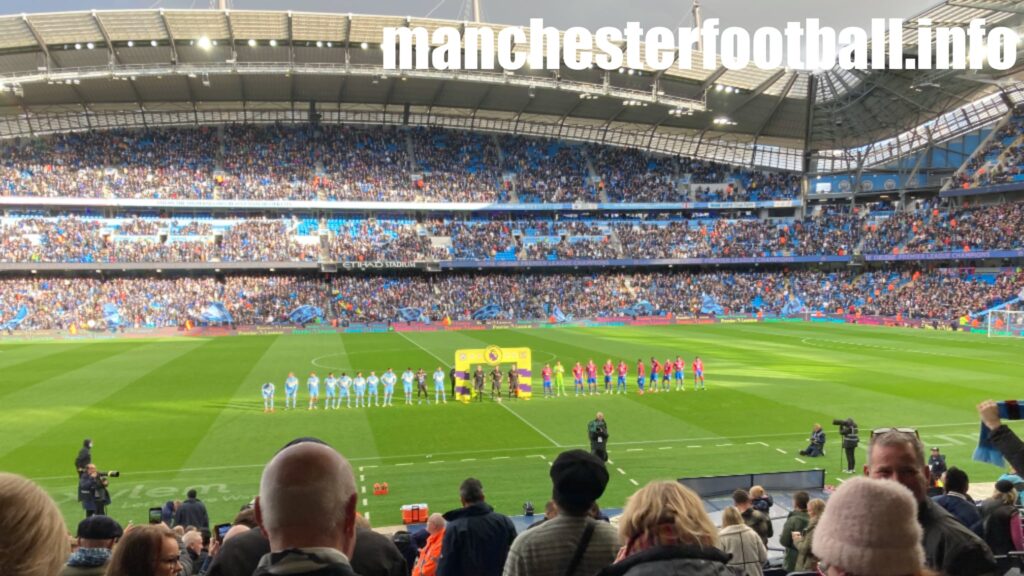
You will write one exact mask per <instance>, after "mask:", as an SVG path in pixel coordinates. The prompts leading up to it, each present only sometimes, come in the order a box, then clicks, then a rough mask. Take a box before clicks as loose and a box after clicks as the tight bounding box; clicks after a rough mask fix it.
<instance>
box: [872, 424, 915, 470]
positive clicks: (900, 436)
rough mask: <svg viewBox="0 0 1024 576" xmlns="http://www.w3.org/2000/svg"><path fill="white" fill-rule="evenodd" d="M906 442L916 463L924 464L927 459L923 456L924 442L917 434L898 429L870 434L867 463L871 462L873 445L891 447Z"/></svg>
mask: <svg viewBox="0 0 1024 576" xmlns="http://www.w3.org/2000/svg"><path fill="white" fill-rule="evenodd" d="M906 444H910V447H911V448H913V449H914V456H916V457H917V463H918V464H919V465H920V466H924V465H925V462H927V460H926V459H925V457H924V443H922V442H921V438H920V437H918V435H917V434H913V433H910V432H900V431H899V430H889V431H888V432H883V433H881V434H873V435H872V436H871V444H870V445H869V446H868V464H870V463H871V454H872V453H874V451H875V446H882V447H891V446H904V445H906Z"/></svg>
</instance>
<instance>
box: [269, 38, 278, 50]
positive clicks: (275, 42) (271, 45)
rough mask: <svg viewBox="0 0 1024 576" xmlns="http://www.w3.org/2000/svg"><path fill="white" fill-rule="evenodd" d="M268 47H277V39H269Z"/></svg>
mask: <svg viewBox="0 0 1024 576" xmlns="http://www.w3.org/2000/svg"><path fill="white" fill-rule="evenodd" d="M270 47H271V48H276V47H277V40H271V41H270Z"/></svg>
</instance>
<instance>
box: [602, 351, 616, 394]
mask: <svg viewBox="0 0 1024 576" xmlns="http://www.w3.org/2000/svg"><path fill="white" fill-rule="evenodd" d="M614 372H615V364H612V359H611V358H609V359H608V361H607V362H605V363H604V393H605V394H611V393H612V374H613V373H614Z"/></svg>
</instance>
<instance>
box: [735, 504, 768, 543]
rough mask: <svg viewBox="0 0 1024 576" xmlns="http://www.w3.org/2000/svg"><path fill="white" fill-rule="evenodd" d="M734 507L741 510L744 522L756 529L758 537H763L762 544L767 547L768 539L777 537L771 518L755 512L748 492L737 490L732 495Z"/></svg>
mask: <svg viewBox="0 0 1024 576" xmlns="http://www.w3.org/2000/svg"><path fill="white" fill-rule="evenodd" d="M732 505H733V506H735V507H736V509H737V510H739V512H740V515H741V516H743V522H745V523H746V524H747V526H750V527H751V528H753V529H754V532H757V535H758V536H760V537H761V542H763V543H764V544H765V545H766V546H767V545H768V539H769V538H771V537H772V536H774V535H775V529H774V528H773V527H772V521H771V518H769V517H768V515H767V514H763V513H761V512H758V511H757V510H754V508H753V506H752V505H751V502H750V494H748V493H747V491H746V490H735V491H733V493H732Z"/></svg>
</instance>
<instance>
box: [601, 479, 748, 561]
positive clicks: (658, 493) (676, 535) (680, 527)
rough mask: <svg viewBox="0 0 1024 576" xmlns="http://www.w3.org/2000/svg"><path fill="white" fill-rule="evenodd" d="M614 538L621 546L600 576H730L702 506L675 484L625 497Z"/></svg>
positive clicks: (657, 485) (662, 484)
mask: <svg viewBox="0 0 1024 576" xmlns="http://www.w3.org/2000/svg"><path fill="white" fill-rule="evenodd" d="M619 533H620V534H621V535H622V540H623V542H625V545H624V546H623V548H622V550H620V551H619V555H618V557H617V558H616V561H615V563H614V564H612V565H611V566H608V567H607V568H605V569H604V570H602V571H601V572H600V576H647V575H655V574H692V575H695V576H727V575H730V574H732V572H731V570H730V569H729V567H728V562H729V555H728V554H726V553H725V552H722V551H721V550H719V549H718V547H717V546H718V531H717V530H716V529H715V525H714V524H713V523H712V522H711V518H709V517H708V515H707V513H706V512H705V511H704V504H703V503H702V502H701V501H700V498H699V497H698V496H697V495H696V494H695V493H694V492H693V491H692V490H690V489H689V488H686V487H685V486H683V485H682V484H680V483H678V482H674V481H668V482H651V483H650V484H647V485H646V486H644V487H643V488H641V489H640V490H637V491H636V492H635V493H634V494H633V495H632V496H630V497H629V500H628V501H627V502H626V508H625V510H623V512H622V517H621V518H619Z"/></svg>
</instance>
